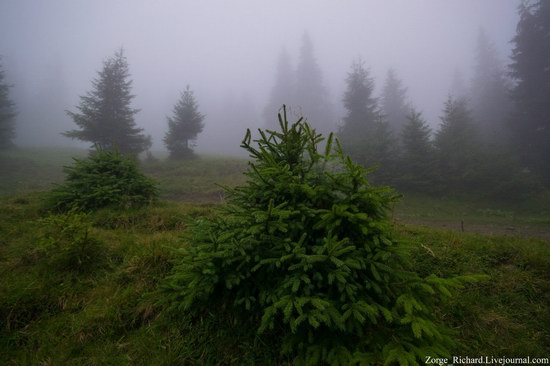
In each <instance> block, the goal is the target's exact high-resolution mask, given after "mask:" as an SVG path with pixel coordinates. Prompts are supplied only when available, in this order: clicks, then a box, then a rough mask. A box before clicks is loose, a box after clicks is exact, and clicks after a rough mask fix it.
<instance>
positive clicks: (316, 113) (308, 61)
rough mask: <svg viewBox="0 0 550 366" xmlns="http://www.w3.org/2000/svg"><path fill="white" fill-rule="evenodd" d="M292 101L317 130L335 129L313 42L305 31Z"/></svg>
mask: <svg viewBox="0 0 550 366" xmlns="http://www.w3.org/2000/svg"><path fill="white" fill-rule="evenodd" d="M292 103H293V104H295V105H297V107H298V108H299V109H301V112H302V113H301V114H303V115H304V116H307V121H308V123H310V124H311V126H313V127H314V128H315V129H317V130H318V131H319V132H321V133H328V132H329V131H333V130H334V129H335V127H336V125H335V123H334V120H333V119H334V117H333V112H332V108H331V105H330V101H329V96H328V91H327V89H326V87H325V85H324V84H323V75H322V72H321V68H320V67H319V64H318V63H317V60H316V59H315V55H314V48H313V42H312V41H311V38H310V37H309V35H308V34H307V33H305V34H304V35H303V37H302V47H301V49H300V58H299V61H298V66H297V68H296V87H295V95H294V99H293V102H292Z"/></svg>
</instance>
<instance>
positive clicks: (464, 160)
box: [434, 96, 478, 190]
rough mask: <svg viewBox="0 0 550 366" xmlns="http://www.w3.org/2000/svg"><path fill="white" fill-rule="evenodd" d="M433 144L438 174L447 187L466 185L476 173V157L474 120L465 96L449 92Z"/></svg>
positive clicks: (462, 186) (463, 186)
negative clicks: (455, 97) (452, 94)
mask: <svg viewBox="0 0 550 366" xmlns="http://www.w3.org/2000/svg"><path fill="white" fill-rule="evenodd" d="M434 144H435V147H436V154H437V161H438V172H439V174H440V178H441V179H442V180H443V181H444V183H445V184H447V185H448V189H449V190H453V189H457V190H458V189H461V188H464V189H465V188H466V187H465V184H466V183H467V182H468V181H469V180H470V179H471V178H472V177H473V175H475V171H474V170H475V161H476V160H477V158H478V154H476V151H477V148H476V133H475V129H474V122H473V120H472V116H471V112H470V110H469V109H468V106H467V103H466V99H465V98H461V99H454V98H452V97H451V96H449V98H448V99H447V101H446V102H445V106H444V109H443V116H442V117H441V126H440V128H439V130H438V131H437V133H436V135H435V141H434Z"/></svg>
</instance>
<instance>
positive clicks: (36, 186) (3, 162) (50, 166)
mask: <svg viewBox="0 0 550 366" xmlns="http://www.w3.org/2000/svg"><path fill="white" fill-rule="evenodd" d="M86 154H87V151H86V150H84V149H76V148H53V147H52V148H16V149H13V150H9V151H1V152H0V195H2V194H14V193H22V192H32V191H42V190H47V189H50V187H51V184H52V183H60V182H62V181H63V179H64V177H65V175H64V173H63V166H64V165H70V164H71V163H72V161H73V160H72V158H73V157H84V156H86Z"/></svg>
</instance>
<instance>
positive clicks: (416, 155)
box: [400, 109, 435, 190]
mask: <svg viewBox="0 0 550 366" xmlns="http://www.w3.org/2000/svg"><path fill="white" fill-rule="evenodd" d="M401 149H402V155H401V161H400V162H401V177H400V185H401V186H403V187H405V188H412V189H421V190H426V189H429V187H430V186H431V185H432V183H433V178H434V169H435V156H434V147H433V143H432V141H431V130H430V128H429V127H428V124H427V123H426V121H425V120H424V118H422V113H420V112H417V111H415V110H414V109H411V111H410V112H409V114H408V116H407V122H406V123H405V125H404V126H403V129H402V131H401Z"/></svg>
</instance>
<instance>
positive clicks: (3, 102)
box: [0, 59, 15, 150]
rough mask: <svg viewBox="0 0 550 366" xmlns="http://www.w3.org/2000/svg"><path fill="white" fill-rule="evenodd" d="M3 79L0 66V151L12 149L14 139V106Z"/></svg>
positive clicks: (7, 85) (2, 71) (7, 86)
mask: <svg viewBox="0 0 550 366" xmlns="http://www.w3.org/2000/svg"><path fill="white" fill-rule="evenodd" d="M0 61H1V59H0ZM4 78H5V76H4V70H3V68H2V65H1V64H0V150H4V149H8V148H10V147H13V139H14V137H15V104H14V103H13V101H12V100H11V99H10V96H9V88H10V86H11V85H9V84H7V83H6V81H5V80H4Z"/></svg>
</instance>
